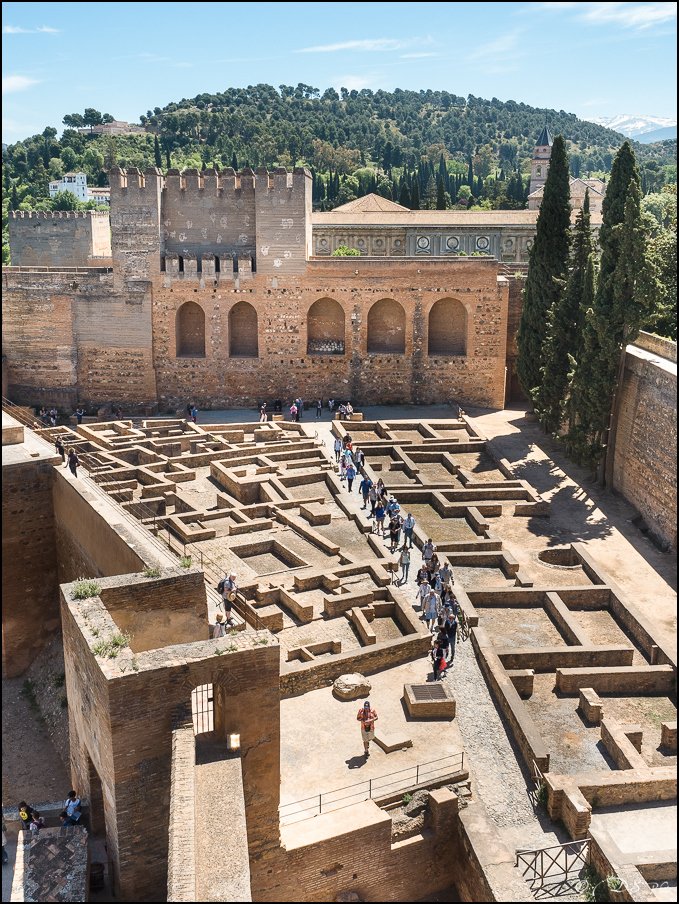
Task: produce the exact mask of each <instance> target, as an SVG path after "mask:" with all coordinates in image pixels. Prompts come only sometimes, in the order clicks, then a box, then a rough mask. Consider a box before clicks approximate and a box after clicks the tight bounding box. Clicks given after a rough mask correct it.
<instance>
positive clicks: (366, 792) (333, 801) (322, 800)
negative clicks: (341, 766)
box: [278, 750, 464, 825]
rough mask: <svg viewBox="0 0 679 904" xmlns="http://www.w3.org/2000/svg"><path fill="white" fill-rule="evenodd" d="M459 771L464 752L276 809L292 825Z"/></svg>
mask: <svg viewBox="0 0 679 904" xmlns="http://www.w3.org/2000/svg"><path fill="white" fill-rule="evenodd" d="M463 769H464V750H463V751H462V752H461V753H454V754H451V755H450V756H447V757H442V758H441V759H438V760H432V762H430V763H422V764H419V765H416V766H409V767H408V768H406V769H399V770H398V771H397V772H390V773H388V774H387V775H381V776H378V777H377V778H369V779H366V780H365V781H362V782H356V783H355V784H353V785H345V786H344V787H343V788H336V789H335V790H334V791H325V792H322V793H321V794H314V795H313V796H311V797H305V798H302V799H301V800H295V801H292V802H291V803H288V804H281V805H280V807H279V808H278V810H279V814H280V818H281V822H285V823H286V825H287V824H289V823H292V822H301V821H302V820H304V819H311V818H313V817H314V816H320V815H321V814H322V813H330V812H332V811H333V810H341V809H343V808H344V807H350V806H352V804H356V803H360V802H361V801H364V800H374V799H375V798H380V797H387V796H388V795H390V794H396V793H398V792H399V791H403V792H404V793H405V792H406V791H407V790H408V789H409V788H413V787H415V786H417V785H419V784H427V783H429V782H434V781H440V780H442V779H445V778H446V777H447V776H449V775H450V776H452V775H454V774H455V773H457V772H462V771H463ZM396 776H398V778H396ZM338 795H341V796H338Z"/></svg>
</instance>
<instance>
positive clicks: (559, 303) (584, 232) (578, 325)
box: [535, 190, 592, 433]
mask: <svg viewBox="0 0 679 904" xmlns="http://www.w3.org/2000/svg"><path fill="white" fill-rule="evenodd" d="M590 221H591V217H590V211H589V190H587V191H585V200H584V203H583V205H582V208H581V209H580V211H579V212H578V216H577V219H576V221H575V235H574V237H573V254H572V259H571V270H570V274H569V276H568V282H567V284H566V290H565V292H563V293H561V294H560V295H559V296H558V297H557V298H556V299H555V301H554V303H553V305H552V308H551V310H550V311H549V315H548V320H547V335H546V337H545V342H544V345H543V347H542V355H543V359H544V364H543V366H542V370H541V380H540V384H539V386H538V388H537V393H536V398H535V410H536V412H537V413H538V415H539V416H540V418H541V419H542V421H543V422H544V424H545V429H547V430H548V431H549V432H550V433H551V432H554V431H555V430H558V428H559V425H560V424H561V420H562V417H563V405H564V402H565V399H566V392H567V389H568V373H569V370H570V365H569V360H570V358H571V357H572V358H575V359H576V360H577V358H579V357H580V355H579V352H580V349H579V342H580V339H581V336H582V310H583V308H582V305H583V295H584V290H585V274H586V272H587V265H588V262H589V258H590V255H591V254H592V225H591V222H590ZM590 303H591V301H590ZM585 310H586V308H585Z"/></svg>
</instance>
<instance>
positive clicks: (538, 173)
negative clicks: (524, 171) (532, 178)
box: [535, 166, 542, 176]
mask: <svg viewBox="0 0 679 904" xmlns="http://www.w3.org/2000/svg"><path fill="white" fill-rule="evenodd" d="M535 175H536V176H541V175H542V167H541V166H539V167H538V168H537V169H536V170H535Z"/></svg>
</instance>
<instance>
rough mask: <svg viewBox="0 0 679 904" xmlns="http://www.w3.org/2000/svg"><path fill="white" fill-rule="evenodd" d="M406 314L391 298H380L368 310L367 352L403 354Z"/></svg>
mask: <svg viewBox="0 0 679 904" xmlns="http://www.w3.org/2000/svg"><path fill="white" fill-rule="evenodd" d="M405 350H406V315H405V311H404V310H403V307H402V305H400V304H399V303H398V302H397V301H394V300H393V298H381V299H380V300H379V301H376V302H375V304H374V305H373V306H372V307H371V308H370V310H369V311H368V354H392V355H403V354H405Z"/></svg>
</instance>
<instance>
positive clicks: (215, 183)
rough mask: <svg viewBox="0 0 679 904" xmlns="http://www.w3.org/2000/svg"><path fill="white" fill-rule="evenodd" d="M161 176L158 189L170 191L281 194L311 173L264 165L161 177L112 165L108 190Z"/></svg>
mask: <svg viewBox="0 0 679 904" xmlns="http://www.w3.org/2000/svg"><path fill="white" fill-rule="evenodd" d="M158 176H160V177H161V188H163V189H165V190H167V191H170V192H173V193H175V192H208V193H212V192H214V193H215V196H216V194H217V192H229V191H232V192H233V191H257V192H283V191H293V190H295V189H300V188H302V187H303V186H304V185H305V180H306V179H307V178H309V179H310V178H311V173H310V172H309V171H308V170H307V169H303V168H302V167H295V168H294V169H293V171H292V172H288V171H287V170H286V169H285V167H277V168H276V169H275V170H273V172H269V171H268V170H267V168H266V167H265V166H260V167H258V168H257V170H252V169H250V167H243V169H242V170H240V171H238V172H237V171H236V170H234V169H232V168H231V167H227V168H226V169H223V170H218V169H214V168H210V169H205V170H197V169H193V168H190V169H185V170H181V171H180V170H178V169H169V170H167V172H166V173H165V174H164V175H163V172H162V170H160V169H158V168H157V167H148V168H147V169H146V171H145V172H144V173H142V172H141V170H139V169H137V167H134V166H132V167H128V168H127V169H123V168H121V167H119V166H114V167H112V168H111V169H110V170H109V182H110V185H111V189H112V190H113V189H126V188H137V189H140V190H141V189H145V188H147V187H148V185H147V182H148V180H149V177H155V178H156V179H157V178H158Z"/></svg>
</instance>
